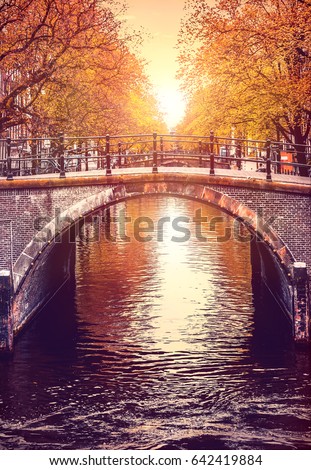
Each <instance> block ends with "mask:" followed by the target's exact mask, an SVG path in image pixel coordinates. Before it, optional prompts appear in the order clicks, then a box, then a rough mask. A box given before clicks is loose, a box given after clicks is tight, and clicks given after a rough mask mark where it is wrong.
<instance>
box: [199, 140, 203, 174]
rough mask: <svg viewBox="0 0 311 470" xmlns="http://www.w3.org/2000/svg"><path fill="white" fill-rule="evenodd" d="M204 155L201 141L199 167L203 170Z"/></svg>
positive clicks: (200, 141)
mask: <svg viewBox="0 0 311 470" xmlns="http://www.w3.org/2000/svg"><path fill="white" fill-rule="evenodd" d="M202 153H203V147H202V140H199V167H200V168H202V166H203V160H202Z"/></svg>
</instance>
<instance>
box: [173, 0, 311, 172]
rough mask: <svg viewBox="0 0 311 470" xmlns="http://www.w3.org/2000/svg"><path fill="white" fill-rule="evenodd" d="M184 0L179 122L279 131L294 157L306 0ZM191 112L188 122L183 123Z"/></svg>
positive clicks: (305, 104)
mask: <svg viewBox="0 0 311 470" xmlns="http://www.w3.org/2000/svg"><path fill="white" fill-rule="evenodd" d="M209 3H210V2H207V1H204V0H189V1H188V2H187V8H188V15H187V17H186V18H185V20H184V22H183V25H182V29H181V33H180V40H179V43H180V64H181V69H180V76H182V77H183V80H184V81H183V83H184V88H185V89H186V90H188V96H189V110H188V111H189V112H188V115H187V116H186V119H185V122H184V125H186V126H188V127H189V126H190V127H191V126H192V127H195V122H197V124H198V125H199V126H201V127H202V126H203V127H204V125H211V124H214V125H215V126H216V127H215V129H219V128H222V129H227V132H228V131H229V129H230V128H231V126H233V125H234V126H235V127H237V128H238V129H239V130H240V132H244V133H247V134H248V135H252V136H254V135H255V136H261V137H266V136H267V135H268V134H269V135H270V136H271V134H272V136H281V135H282V136H283V137H284V138H285V139H286V141H287V142H292V143H293V144H294V145H295V147H296V151H297V158H298V161H299V162H300V163H305V162H306V153H305V150H304V149H305V147H304V144H306V143H307V139H308V136H309V134H310V126H311V60H310V59H311V4H310V2H309V0H252V1H251V0H249V1H247V0H217V1H216V2H215V5H214V6H210V5H209ZM191 116H192V117H193V120H192V121H191Z"/></svg>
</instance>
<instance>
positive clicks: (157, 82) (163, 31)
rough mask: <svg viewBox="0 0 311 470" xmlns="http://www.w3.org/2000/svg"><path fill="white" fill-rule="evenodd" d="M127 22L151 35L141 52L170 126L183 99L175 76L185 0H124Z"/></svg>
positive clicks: (182, 103)
mask: <svg viewBox="0 0 311 470" xmlns="http://www.w3.org/2000/svg"><path fill="white" fill-rule="evenodd" d="M127 3H128V5H129V9H128V12H127V15H126V16H127V21H128V24H129V25H131V26H133V27H135V28H139V27H141V26H142V27H143V28H144V30H145V32H146V33H148V35H149V36H150V37H147V38H146V39H145V41H144V44H143V47H142V51H141V54H142V56H143V57H144V58H145V59H146V60H147V62H148V65H147V73H148V74H149V77H150V80H151V83H152V84H153V86H154V89H155V91H156V94H157V97H158V100H159V102H160V109H161V111H163V112H164V117H165V120H166V123H167V124H168V127H169V128H170V129H173V128H174V126H175V125H176V124H177V123H178V121H179V120H180V119H181V118H182V115H183V112H184V107H185V103H184V100H183V95H182V93H181V92H180V91H179V82H178V80H177V79H176V78H175V76H176V73H177V69H178V63H177V55H178V51H177V50H176V48H175V47H176V44H177V36H178V32H179V27H180V21H181V18H182V17H183V7H184V3H185V2H184V0H127Z"/></svg>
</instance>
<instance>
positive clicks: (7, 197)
mask: <svg viewBox="0 0 311 470" xmlns="http://www.w3.org/2000/svg"><path fill="white" fill-rule="evenodd" d="M143 177H144V181H142V179H141V178H142V175H141V177H140V179H139V180H137V182H135V181H134V182H133V177H130V176H129V178H128V179H126V178H124V177H123V178H122V179H121V178H116V177H112V178H111V177H110V178H108V179H107V178H106V177H103V178H101V179H99V178H71V180H73V181H70V180H69V178H67V179H66V180H60V179H54V180H50V181H49V180H45V181H44V182H40V181H38V182H34V181H32V182H31V181H29V180H28V181H25V180H24V181H15V182H12V183H9V182H1V183H9V184H7V185H6V186H7V187H6V188H4V187H3V186H4V185H3V184H2V185H1V186H0V237H1V247H0V269H8V268H10V265H11V262H12V263H13V264H14V263H15V262H16V260H17V258H18V257H19V255H20V254H21V252H22V251H23V249H24V248H25V246H26V245H27V244H28V243H29V242H30V241H31V239H32V238H33V237H34V236H35V233H36V228H35V225H36V222H35V221H36V219H37V220H38V218H40V217H41V218H43V217H47V218H53V217H54V216H55V211H60V212H63V211H64V210H66V209H68V208H70V207H71V206H73V205H74V204H77V203H78V202H79V201H82V200H84V199H85V198H87V197H89V196H91V195H95V194H98V193H100V192H102V191H103V189H104V188H107V185H109V184H110V185H113V184H114V185H117V184H120V183H122V184H123V183H125V184H128V185H131V191H133V190H136V191H140V190H142V191H143V189H140V187H141V188H143V185H144V184H146V183H150V182H151V181H152V182H154V181H159V182H160V183H161V182H162V181H166V180H169V181H174V182H176V181H177V182H182V183H183V185H185V184H188V185H189V184H204V186H205V187H207V188H211V189H214V190H216V191H219V192H220V193H223V194H226V195H228V196H230V197H232V198H233V199H235V200H237V201H239V202H240V203H241V204H243V205H244V206H246V207H248V208H249V209H251V210H253V211H255V212H257V213H258V212H259V213H260V215H261V216H262V217H263V218H264V219H265V220H270V222H271V226H272V228H273V229H274V230H275V231H276V232H277V233H278V235H279V236H280V237H281V238H282V239H283V241H284V243H285V244H286V245H287V247H288V248H289V250H290V251H291V252H292V254H293V256H294V258H295V259H296V260H297V261H304V262H306V263H307V266H308V270H309V273H311V190H310V188H309V191H307V190H305V191H304V193H302V192H299V188H298V189H297V188H296V185H295V186H292V187H291V185H281V184H280V183H279V184H278V183H266V182H262V181H261V182H260V183H259V182H257V183H258V184H256V183H255V182H249V181H240V180H233V179H229V178H221V177H209V176H205V177H204V178H202V177H199V176H198V177H195V176H194V177H193V178H190V179H189V176H188V177H186V176H184V175H182V176H181V177H180V175H179V177H178V176H177V175H176V176H175V177H174V175H172V174H171V173H170V174H168V175H167V176H165V175H164V174H158V175H144V176H143ZM26 185H27V186H28V187H27V186H26ZM8 186H10V187H8ZM25 186H26V187H25ZM162 188H163V186H162ZM306 189H308V187H307V188H306ZM162 190H163V189H162ZM182 191H183V189H181V190H180V192H181V193H182ZM159 192H161V187H159ZM164 192H165V189H164ZM41 225H42V221H41Z"/></svg>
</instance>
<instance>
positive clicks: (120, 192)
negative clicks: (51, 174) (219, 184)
mask: <svg viewBox="0 0 311 470" xmlns="http://www.w3.org/2000/svg"><path fill="white" fill-rule="evenodd" d="M158 194H159V195H161V194H163V195H170V196H174V197H181V198H187V199H192V200H196V201H199V202H201V203H204V204H208V205H212V206H214V207H217V208H219V209H220V210H222V211H224V212H226V213H227V214H229V215H231V216H232V217H234V218H236V219H238V220H239V221H241V222H242V223H243V224H244V225H245V226H246V227H247V228H248V229H249V230H250V232H252V233H253V234H255V236H256V238H257V239H260V240H261V241H263V243H264V246H265V247H266V250H267V251H268V252H269V253H270V254H271V257H272V258H273V259H274V265H275V266H276V267H277V270H278V271H279V272H281V273H282V279H283V287H282V289H283V290H284V280H285V284H286V287H285V290H286V293H285V297H286V298H287V299H290V298H291V297H292V290H291V277H292V267H293V263H294V261H295V260H294V257H293V255H292V253H291V252H290V250H289V249H288V247H287V246H286V244H285V243H284V242H283V240H282V239H281V237H280V236H279V235H278V234H277V233H276V232H275V231H274V230H273V229H272V227H271V226H269V225H268V224H267V223H266V222H265V221H264V220H263V219H262V217H261V216H260V215H259V214H257V213H256V212H254V211H252V210H250V209H249V208H248V207H246V206H245V205H243V204H242V203H241V202H239V201H237V200H236V199H234V198H232V197H230V196H227V195H225V194H223V193H222V192H220V191H217V190H215V189H212V188H210V187H207V186H205V185H203V184H189V183H174V184H173V183H165V182H148V183H141V184H137V183H136V184H133V183H132V184H117V185H115V186H110V187H104V189H102V190H101V191H100V192H98V193H96V194H94V195H91V196H88V197H86V198H84V199H82V200H81V201H79V202H77V203H76V204H74V205H72V206H71V207H69V208H68V209H66V210H64V211H63V212H62V213H60V214H58V215H57V218H55V219H53V220H50V221H48V222H47V223H46V224H45V225H44V226H43V227H42V228H41V229H40V230H39V231H38V232H37V233H36V235H35V237H34V238H33V239H32V240H31V241H30V243H29V244H28V245H27V246H26V247H25V249H24V250H23V252H22V253H21V255H20V256H19V258H18V259H17V261H16V263H15V264H14V266H13V284H14V302H13V324H14V331H15V333H17V332H18V331H19V330H21V329H22V327H23V326H24V324H26V323H27V322H28V321H29V320H30V319H31V318H32V317H33V315H34V314H35V313H36V311H38V309H40V306H42V305H43V304H44V303H45V302H46V300H47V298H46V297H47V296H51V295H52V294H53V292H51V290H47V291H46V294H44V295H42V296H41V298H36V295H37V294H36V292H37V291H36V286H37V284H38V283H39V281H40V279H41V280H42V279H47V278H49V275H48V276H46V274H45V273H46V269H47V264H48V263H49V258H50V259H52V260H53V261H54V262H57V259H58V260H59V262H58V265H57V268H56V269H57V270H58V271H57V272H58V273H59V276H60V278H61V277H62V276H63V275H64V274H65V273H66V272H67V271H68V269H69V268H68V265H67V266H65V267H63V266H62V261H61V257H62V254H61V253H60V252H59V250H58V251H57V250H56V248H57V247H58V248H59V247H60V246H61V245H62V244H61V243H58V244H57V242H58V241H60V240H64V237H65V238H66V234H67V235H68V234H69V233H70V230H71V229H72V228H74V227H75V226H76V225H77V224H78V223H79V222H83V221H84V219H85V218H86V217H88V216H89V215H90V214H92V213H93V212H95V211H96V210H98V209H100V208H105V207H109V206H111V205H114V204H117V203H119V202H122V201H125V200H127V199H130V198H137V197H142V196H150V195H158ZM67 242H68V240H67ZM55 260H56V261H55ZM50 277H51V276H50ZM50 280H51V279H50ZM61 285H62V283H60V285H59V287H60V286H61ZM57 288H58V287H57V286H56V285H55V286H54V287H53V289H54V291H55V290H57ZM290 313H291V312H290Z"/></svg>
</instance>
